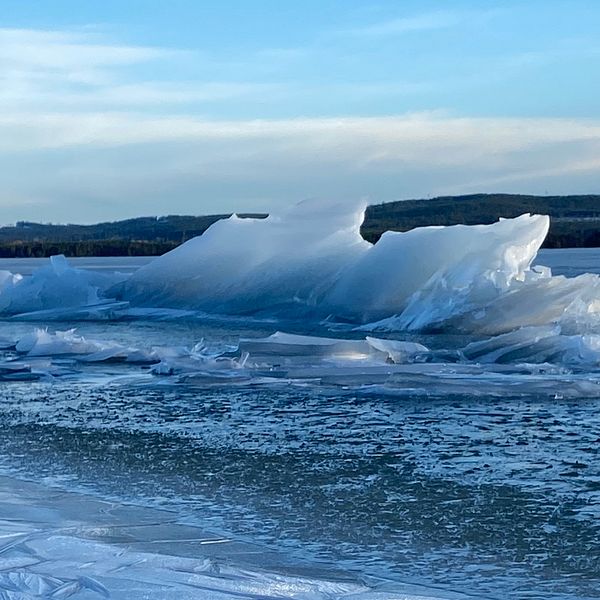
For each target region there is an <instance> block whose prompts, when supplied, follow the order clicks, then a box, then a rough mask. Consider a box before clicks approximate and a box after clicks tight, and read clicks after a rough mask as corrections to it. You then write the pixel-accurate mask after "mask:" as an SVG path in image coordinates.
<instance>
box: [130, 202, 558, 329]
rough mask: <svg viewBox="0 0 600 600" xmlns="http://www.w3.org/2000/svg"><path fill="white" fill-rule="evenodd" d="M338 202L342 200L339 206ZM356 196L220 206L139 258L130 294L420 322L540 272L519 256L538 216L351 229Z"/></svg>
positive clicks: (534, 241) (470, 305)
mask: <svg viewBox="0 0 600 600" xmlns="http://www.w3.org/2000/svg"><path fill="white" fill-rule="evenodd" d="M346 210H347V209H346ZM363 215H364V206H360V207H357V208H355V209H354V210H352V211H350V212H344V209H343V208H342V207H340V206H334V207H325V208H323V207H319V206H315V205H314V204H312V203H305V204H301V205H298V206H296V207H294V208H292V209H290V210H288V211H287V212H284V213H281V214H279V215H272V216H270V217H268V218H267V219H239V218H237V217H235V216H234V217H232V218H230V219H228V220H225V221H219V222H217V223H215V224H214V225H213V226H212V227H211V228H210V229H209V230H208V231H207V232H206V233H205V234H204V235H203V236H201V237H198V238H195V239H193V240H191V241H189V242H187V243H186V244H183V245H182V246H180V247H179V248H177V249H176V250H173V251H172V252H170V253H168V254H166V255H164V256H162V257H160V258H158V259H156V260H155V261H153V262H152V263H150V264H149V265H146V266H145V267H143V268H141V269H140V270H139V271H137V272H136V273H134V274H133V276H132V277H131V278H130V279H129V280H128V281H127V282H125V284H124V289H123V291H122V293H121V296H122V298H123V299H126V300H129V301H130V302H132V303H133V304H142V305H147V306H167V307H178V308H186V309H196V310H202V311H209V312H217V313H222V314H254V315H256V314H271V315H272V314H275V315H280V316H286V317H291V318H295V317H305V318H306V317H307V316H308V317H310V318H312V319H323V318H327V317H330V318H333V319H342V320H346V321H351V322H355V323H357V324H359V323H369V322H373V321H379V320H382V319H387V321H384V322H382V323H379V324H378V325H377V326H378V327H387V328H390V329H422V328H426V327H429V326H432V325H439V324H443V323H445V322H447V321H449V320H452V319H455V318H456V317H457V316H460V315H465V314H468V313H469V312H470V311H473V310H478V309H481V308H482V307H485V306H486V305H487V304H488V303H490V302H493V301H494V300H496V299H497V298H498V297H500V296H502V295H503V294H506V293H509V292H512V291H514V290H515V289H517V288H518V287H519V286H521V287H522V286H525V285H528V284H530V283H533V282H536V281H538V280H539V279H541V278H544V277H545V278H548V277H549V275H548V273H540V272H534V271H532V270H530V268H529V267H530V264H531V262H532V260H533V258H534V257H535V255H536V252H537V250H538V248H539V247H540V245H541V243H542V242H543V240H544V237H545V235H546V233H547V230H548V217H545V216H530V215H523V216H521V217H518V218H516V219H507V220H502V221H499V222H498V223H495V224H493V225H478V226H462V225H457V226H454V227H425V228H420V229H415V230H412V231H409V232H406V233H398V232H387V233H385V234H384V235H383V236H382V237H381V239H380V240H379V241H378V242H377V243H376V244H374V245H373V244H369V243H368V242H366V241H365V240H364V239H363V238H362V237H361V235H360V225H361V223H362V220H363Z"/></svg>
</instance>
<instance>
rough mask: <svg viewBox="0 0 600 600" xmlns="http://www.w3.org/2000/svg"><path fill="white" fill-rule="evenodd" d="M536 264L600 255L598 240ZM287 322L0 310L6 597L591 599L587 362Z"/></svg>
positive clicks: (133, 261) (593, 548)
mask: <svg viewBox="0 0 600 600" xmlns="http://www.w3.org/2000/svg"><path fill="white" fill-rule="evenodd" d="M148 260H149V259H145V258H114V259H107V258H101V259H100V258H98V259H74V260H73V264H74V265H75V266H77V267H82V268H85V269H91V270H95V271H97V272H113V271H120V272H123V273H130V272H132V271H133V270H135V269H136V268H138V267H139V266H142V265H143V264H145V263H146V262H147V261H148ZM537 262H538V263H539V264H543V265H546V266H550V267H551V268H552V269H553V272H554V273H556V274H561V273H563V274H566V275H568V276H575V275H577V274H579V273H585V272H595V273H597V272H599V271H600V251H598V250H596V249H590V250H547V251H542V252H540V255H539V257H538V260H537ZM45 263H47V261H42V260H37V259H36V260H22V261H20V260H2V261H0V269H6V270H10V271H13V272H20V273H22V274H24V275H28V274H30V273H31V272H32V270H33V269H34V268H35V267H37V266H40V264H45ZM38 326H41V327H46V326H47V327H48V328H49V334H50V336H51V337H50V338H48V339H46V338H43V339H42V338H39V337H36V338H35V339H34V340H33V341H32V340H31V339H29V338H28V337H27V336H31V334H32V331H34V329H35V327H38ZM71 327H76V328H77V331H76V332H75V333H74V334H72V336H80V337H75V338H74V337H67V338H56V337H52V336H53V334H54V331H55V330H59V331H65V330H67V329H69V328H71ZM278 329H281V323H280V322H276V321H274V320H269V319H263V320H259V319H254V320H252V319H246V318H244V317H236V318H232V319H220V318H216V317H208V316H206V317H205V318H203V317H201V316H196V317H194V318H170V319H162V320H157V319H146V318H139V319H135V320H131V319H121V320H119V319H116V320H115V319H113V320H107V319H105V320H97V319H95V320H84V321H81V320H74V321H69V320H67V321H61V322H54V321H46V320H44V319H43V318H39V319H38V320H36V319H35V318H34V319H30V320H27V321H22V320H14V319H6V320H4V321H2V322H1V323H0V337H2V339H4V340H6V343H5V344H4V346H5V349H4V350H3V351H2V352H3V362H2V369H3V370H2V376H3V379H4V380H3V381H1V382H0V424H1V427H0V474H1V475H2V476H3V478H2V479H0V490H1V493H0V595H2V593H4V596H2V597H6V598H25V597H27V598H29V597H31V598H34V597H42V596H40V595H39V594H41V593H42V592H43V591H44V590H45V592H43V593H50V592H52V593H54V594H55V596H50V597H61V598H63V597H64V598H66V597H73V598H102V597H110V598H123V599H136V598H146V597H153V598H174V599H175V598H177V599H180V598H211V599H212V598H215V599H217V598H218V599H224V598H256V599H258V598H260V599H265V598H302V599H309V598H310V599H311V600H312V599H321V598H323V599H328V600H331V599H333V598H346V599H348V598H352V599H357V600H358V599H364V600H367V599H378V600H384V599H393V598H441V599H458V598H494V599H514V600H517V599H522V598H528V599H533V598H535V599H540V600H541V599H544V600H547V599H561V600H567V599H573V600H574V599H578V600H582V599H586V598H587V599H590V598H600V592H599V591H598V590H599V589H600V461H599V460H598V454H599V452H600V445H599V440H600V393H599V392H598V391H596V390H597V389H598V390H600V388H598V387H597V386H598V385H599V382H600V373H599V372H598V369H597V367H593V366H590V365H589V364H586V365H585V366H576V367H575V366H573V365H571V366H565V363H563V364H561V365H550V364H549V363H539V364H536V365H535V366H531V365H529V366H523V363H522V361H521V362H518V361H517V362H515V361H506V362H504V363H501V364H496V363H494V364H493V365H492V364H490V365H487V366H483V367H481V366H480V365H479V360H478V359H479V357H481V356H487V355H484V354H481V353H480V351H479V350H477V351H475V350H472V352H473V353H474V354H473V356H475V357H476V359H474V360H473V361H471V362H468V363H464V362H461V361H457V360H456V357H455V353H456V352H458V350H460V349H464V348H465V347H467V346H468V344H470V343H474V342H478V341H479V340H480V337H481V336H474V335H468V334H465V333H461V334H451V333H448V332H445V333H442V332H439V333H435V332H430V333H427V334H423V333H410V334H407V333H394V334H389V335H381V336H380V337H381V339H383V340H390V339H391V340H392V341H395V342H401V343H405V342H406V343H408V344H421V345H422V347H424V348H426V350H427V353H426V355H425V354H423V358H422V360H421V359H420V358H419V356H420V355H419V352H421V353H423V352H424V351H422V350H420V349H419V348H420V347H417V346H406V345H395V346H386V345H385V344H383V345H382V342H381V341H377V340H376V341H374V342H371V344H372V345H370V346H365V345H364V341H363V340H364V338H365V334H364V333H361V332H357V331H354V330H352V329H351V328H344V327H341V326H338V327H337V328H335V329H331V328H328V327H327V326H315V325H311V326H310V327H308V326H306V325H303V324H302V323H301V322H289V323H287V325H286V328H285V329H286V331H289V332H290V333H291V334H300V335H307V334H309V335H311V336H315V335H317V336H326V337H328V338H332V337H335V338H336V339H337V340H341V341H338V342H336V344H337V346H335V348H337V350H336V349H335V348H333V346H332V347H331V348H329V346H326V344H325V342H319V341H314V337H313V338H312V340H313V341H312V342H310V343H309V341H310V340H309V341H306V339H305V338H293V337H287V338H286V337H280V338H277V337H275V338H269V337H268V336H271V335H272V334H273V333H274V332H275V331H277V330H278ZM80 338H81V339H83V340H85V342H84V341H78V340H80ZM240 339H242V340H244V339H245V340H247V341H245V342H242V343H241V345H240V347H239V350H235V349H236V348H237V347H238V345H239V344H240ZM10 340H21V342H20V343H21V344H22V346H21V348H24V347H25V345H23V344H29V346H27V348H28V352H29V354H28V355H27V356H26V357H25V358H23V357H22V352H21V354H19V350H18V348H19V346H18V345H17V346H16V349H15V346H14V345H11V343H12V342H10ZM23 340H25V341H23ZM90 340H93V341H94V343H96V345H95V346H93V345H91V346H90ZM265 340H267V341H265ZM348 340H350V341H352V340H354V341H355V342H357V343H358V344H362V345H356V344H355V345H352V344H351V343H350V344H348V343H346V342H347V341H348ZM345 341H346V342H345ZM200 342H202V343H201V345H200V346H197V348H196V350H195V354H194V353H193V352H192V354H189V352H188V353H185V352H183V351H181V352H179V351H177V352H176V351H174V350H173V348H175V347H177V348H188V349H189V348H192V347H194V345H196V344H198V343H200ZM102 343H104V344H105V345H102ZM35 344H38V346H35ZM43 344H46V346H43ZM61 344H62V345H61ZM85 344H88V345H87V346H86V345H85ZM324 344H325V346H324ZM344 344H346V345H344ZM115 345H117V346H115ZM162 346H168V347H169V351H168V352H169V353H170V354H168V356H167V355H165V354H162V355H161V358H160V360H161V362H160V364H161V365H163V366H162V369H163V370H162V372H159V371H160V370H157V368H156V366H155V365H156V363H157V360H158V359H156V358H155V355H151V356H150V354H149V353H151V352H152V348H156V347H162ZM36 347H37V348H38V349H40V348H48V347H51V348H52V349H53V350H52V352H49V353H45V352H44V351H41V350H40V352H38V353H37V355H36V353H35V352H33V351H32V349H35V348H36ZM61 348H62V350H61ZM65 348H67V350H65ZM323 348H326V350H323ZM75 350H76V351H75ZM101 352H104V353H105V354H104V355H102V356H99V354H98V353H101ZM144 352H145V353H146V354H144ZM178 352H179V353H178ZM236 352H237V354H236ZM244 352H247V354H249V356H250V358H249V359H248V358H247V359H244V358H243V357H244ZM411 352H412V353H413V354H414V355H415V356H417V358H416V359H415V360H414V361H412V362H411V361H402V360H392V361H391V360H389V358H388V359H387V360H386V359H385V356H386V355H389V356H397V355H398V354H399V353H401V354H402V356H408V355H410V356H413V354H411ZM111 353H112V354H111ZM382 353H383V354H382ZM415 353H416V354H415ZM48 354H50V355H51V356H49V355H48ZM107 356H108V358H106V357H107ZM149 356H150V357H149ZM382 356H383V358H382ZM148 357H149V358H148ZM253 357H258V358H253ZM130 359H131V360H130ZM244 360H246V361H251V360H254V361H255V363H253V366H252V367H251V368H250V367H248V363H247V362H246V363H243V361H244ZM27 361H28V362H27ZM194 361H195V362H194ZM211 361H212V362H211ZM227 361H229V362H227ZM24 362H27V364H28V368H29V370H27V369H25V367H24V366H23V364H24ZM242 363H243V364H242ZM392 363H394V364H392ZM191 364H193V365H194V368H193V369H192V368H191V367H190V365H191ZM199 365H200V366H199ZM207 365H209V366H210V368H209V367H208V366H207ZM169 369H171V370H170V371H169ZM61 586H62V587H61ZM40 590H42V592H40ZM57 590H58V591H57ZM11 594H12V595H11ZM18 594H29V595H18ZM35 594H38V595H35ZM59 594H62V595H59ZM44 597H45V596H44Z"/></svg>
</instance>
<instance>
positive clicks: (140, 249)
mask: <svg viewBox="0 0 600 600" xmlns="http://www.w3.org/2000/svg"><path fill="white" fill-rule="evenodd" d="M524 212H530V213H540V214H547V215H550V217H551V225H550V233H549V235H548V238H547V239H546V242H545V244H544V246H545V247H547V248H567V247H571V248H572V247H600V195H588V196H524V195H515V194H472V195H468V196H441V197H438V198H431V199H428V200H402V201H397V202H387V203H385V204H376V205H372V206H369V207H368V208H367V212H366V215H365V222H364V224H363V227H362V234H363V236H364V237H365V238H366V239H367V240H369V241H372V242H374V241H376V240H377V239H379V237H380V236H381V234H382V233H383V232H384V231H386V230H388V229H390V230H395V231H407V230H409V229H413V228H414V227H423V226H425V225H455V224H457V223H465V224H467V225H474V224H477V223H493V222H494V221H497V220H498V218H499V217H516V216H518V215H520V214H522V213H524ZM229 216H230V215H229V214H219V215H204V216H186V215H183V216H182V215H169V216H166V217H139V218H136V219H127V220H124V221H113V222H107V223H98V224H96V225H49V224H42V223H34V222H28V221H20V222H18V223H17V224H16V225H15V226H11V227H0V257H31V256H51V255H52V254H60V253H62V254H65V255H67V256H142V255H157V254H163V253H164V252H167V251H169V250H171V249H173V248H175V247H176V246H178V245H179V244H181V243H182V242H184V241H186V240H188V239H190V238H192V237H195V236H197V235H201V234H202V233H204V231H206V229H208V227H210V225H212V224H213V223H214V222H215V221H218V220H219V219H224V218H227V217H229ZM240 216H242V217H256V218H264V217H265V216H266V215H265V214H261V213H247V214H241V215H240Z"/></svg>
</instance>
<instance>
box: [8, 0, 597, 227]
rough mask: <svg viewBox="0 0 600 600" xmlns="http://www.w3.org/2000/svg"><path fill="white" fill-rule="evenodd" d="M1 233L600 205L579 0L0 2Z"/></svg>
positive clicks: (586, 30) (589, 19)
mask: <svg viewBox="0 0 600 600" xmlns="http://www.w3.org/2000/svg"><path fill="white" fill-rule="evenodd" d="M0 14H2V19H1V20H0V223H3V224H6V223H11V222H15V221H17V220H33V221H43V222H55V223H58V222H61V223H65V222H73V223H74V222H78V223H92V222H97V221H105V220H116V219H121V218H129V217H135V216H142V215H166V214H207V213H224V212H234V211H240V212H244V211H272V210H277V208H278V207H282V206H285V205H288V204H290V203H293V202H298V201H300V200H303V199H306V198H313V199H317V200H320V199H322V200H323V201H328V200H334V201H336V202H339V201H343V200H345V199H347V200H348V201H349V202H350V203H352V204H353V203H354V202H355V201H356V199H357V198H362V199H365V200H366V201H367V202H369V203H379V202H388V201H392V200H401V199H408V198H427V197H431V196H437V195H449V194H464V193H476V192H511V193H532V194H585V193H600V100H599V97H600V2H598V1H597V0H588V1H581V0H561V1H557V0H543V1H538V0H527V1H521V0H519V1H511V0H503V1H486V0H470V1H467V0H463V1H461V0H452V1H451V0H445V1H444V0H438V1H427V0H420V1H412V0H394V1H386V0H382V1H377V0H374V1H373V2H367V1H364V0H363V1H356V0H318V1H317V0H303V1H302V2H296V1H292V0H289V1H284V0H279V1H267V0H254V1H249V0H247V1H242V0H238V1H233V0H219V1H217V0H213V1H210V2H209V1H202V0H195V1H194V0H170V1H168V2H167V1H165V0H163V1H153V0H144V1H142V0H127V1H123V0H103V1H102V2H97V1H92V0H78V1H72V0H52V1H50V0H46V1H36V0H29V1H28V2H23V1H22V0H0Z"/></svg>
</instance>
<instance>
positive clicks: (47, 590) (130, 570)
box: [0, 477, 463, 600]
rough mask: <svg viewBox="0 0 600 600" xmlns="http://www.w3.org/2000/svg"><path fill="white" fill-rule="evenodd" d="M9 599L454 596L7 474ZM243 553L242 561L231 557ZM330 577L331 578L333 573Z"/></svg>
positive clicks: (4, 515) (3, 561)
mask: <svg viewBox="0 0 600 600" xmlns="http://www.w3.org/2000/svg"><path fill="white" fill-rule="evenodd" d="M0 489H1V492H0V598H2V599H4V600H29V599H31V600H33V599H35V598H46V599H51V598H52V599H63V600H66V599H67V598H78V599H82V600H84V599H88V600H102V599H108V598H110V599H112V600H138V599H140V600H141V599H146V598H160V599H162V600H187V599H189V600H192V599H198V598H202V599H204V600H233V599H238V600H244V599H245V600H268V599H270V598H272V599H273V600H275V599H277V598H279V599H281V598H295V599H297V600H445V599H457V600H460V598H463V596H462V595H458V594H444V595H438V594H435V593H431V592H430V593H428V592H427V591H424V592H422V593H421V592H418V591H417V592H413V591H408V588H409V587H410V588H412V589H413V590H416V587H417V586H404V587H405V591H402V590H393V589H392V588H391V587H390V586H389V585H382V584H383V583H385V582H376V581H374V582H373V583H374V584H375V585H366V584H365V583H363V582H361V581H360V580H358V579H357V578H355V577H352V576H351V575H349V574H348V573H344V572H343V571H340V570H335V569H329V571H327V570H326V569H323V568H322V567H311V565H309V564H307V565H296V567H295V569H294V567H291V566H290V565H289V564H287V563H286V560H285V558H284V557H282V556H279V555H277V554H276V553H273V552H270V551H269V550H267V549H265V548H261V547H260V546H255V545H253V544H249V543H243V542H239V541H236V540H233V539H229V538H227V537H223V536H220V535H216V534H214V533H211V532H206V531H202V530H201V529H199V528H198V527H194V526H189V525H185V524H182V523H179V522H178V521H177V518H176V516H175V515H174V514H173V513H169V512H165V511H159V510H152V509H147V508H140V507H135V506H131V505H127V504H120V503H113V502H106V501H101V500H98V499H96V498H93V497H91V496H86V495H81V494H73V493H68V492H64V491H61V490H58V489H53V488H46V487H44V486H41V485H37V484H33V483H28V482H23V481H18V480H13V479H10V478H6V477H0ZM231 556H235V558H236V561H237V564H236V565H234V564H232V563H231V561H230V560H229V559H230V558H231ZM327 575H329V578H328V577H327Z"/></svg>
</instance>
